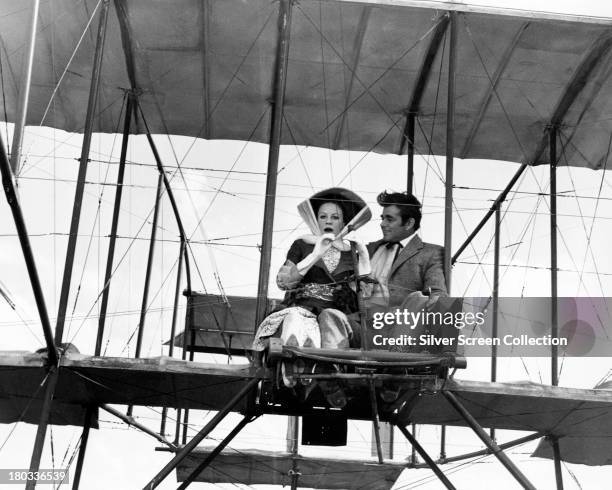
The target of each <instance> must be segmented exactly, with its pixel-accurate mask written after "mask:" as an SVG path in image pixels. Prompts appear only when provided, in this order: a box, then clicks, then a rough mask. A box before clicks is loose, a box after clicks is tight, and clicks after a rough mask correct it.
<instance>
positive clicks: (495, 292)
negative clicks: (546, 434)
mask: <svg viewBox="0 0 612 490" xmlns="http://www.w3.org/2000/svg"><path fill="white" fill-rule="evenodd" d="M500 233H501V203H500V204H499V206H497V208H496V209H495V240H494V241H495V244H494V250H493V294H492V296H493V326H492V329H491V338H493V339H496V338H497V335H498V322H499V247H500ZM495 381H497V344H493V345H492V346H491V382H493V383H495ZM489 435H490V436H491V439H493V440H495V429H491V430H490V431H489Z"/></svg>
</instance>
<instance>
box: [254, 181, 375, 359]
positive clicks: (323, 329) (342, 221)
mask: <svg viewBox="0 0 612 490" xmlns="http://www.w3.org/2000/svg"><path fill="white" fill-rule="evenodd" d="M298 211H299V212H300V215H301V216H302V218H303V219H304V221H305V222H306V223H307V224H308V226H309V227H310V229H311V231H312V232H313V234H312V235H306V236H303V237H301V238H299V239H298V240H296V241H295V242H293V244H292V245H291V248H290V249H289V252H288V253H287V260H286V262H285V264H284V265H283V266H282V267H281V268H280V270H279V272H278V275H277V278H276V282H277V284H278V286H279V288H280V289H282V290H285V291H287V293H286V295H285V300H284V301H283V306H284V309H282V310H280V311H277V312H275V313H272V314H271V315H269V316H268V317H267V318H265V319H264V321H263V322H262V323H261V325H260V326H259V328H258V330H257V333H256V334H255V340H254V342H253V348H254V349H256V350H261V349H263V348H264V345H265V339H267V338H268V337H270V336H272V335H275V334H276V333H277V331H278V330H279V328H280V337H281V339H282V340H283V343H284V344H287V345H294V346H304V347H322V348H347V347H349V346H350V344H351V340H353V339H354V335H353V329H352V327H351V324H350V322H349V320H348V318H347V315H348V314H351V313H354V312H357V311H358V304H357V297H356V293H355V291H354V282H353V281H352V278H353V276H354V274H355V267H354V265H353V256H352V253H351V244H350V242H349V241H348V240H345V239H344V236H345V235H347V234H348V233H349V232H350V231H353V230H355V229H357V228H359V227H360V226H361V225H363V224H364V223H366V222H367V221H369V219H370V218H371V216H372V214H371V212H370V209H369V208H368V207H367V205H366V204H365V202H364V201H363V200H362V199H361V198H360V197H359V196H357V195H356V194H355V193H353V192H351V191H349V190H347V189H343V188H339V187H336V188H332V189H327V190H324V191H321V192H318V193H317V194H315V195H314V196H312V197H311V198H310V199H308V200H306V201H304V202H303V203H301V204H300V205H299V206H298ZM354 243H355V245H356V249H357V254H358V260H359V266H358V271H357V274H358V275H365V274H369V272H370V264H369V258H368V253H367V250H366V248H365V247H364V246H363V245H362V244H360V243H358V242H354Z"/></svg>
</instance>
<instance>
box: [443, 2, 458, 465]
mask: <svg viewBox="0 0 612 490" xmlns="http://www.w3.org/2000/svg"><path fill="white" fill-rule="evenodd" d="M449 22H450V42H449V49H448V87H447V89H448V92H447V103H446V173H445V179H444V188H445V192H444V278H445V279H446V290H447V291H448V293H449V294H450V292H451V249H452V244H453V239H452V238H453V237H452V234H453V170H454V169H453V166H454V152H455V72H456V65H457V61H456V56H457V13H456V12H450V21H449ZM445 458H446V426H445V425H443V426H442V428H441V437H440V459H441V460H444V459H445Z"/></svg>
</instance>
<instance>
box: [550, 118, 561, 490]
mask: <svg viewBox="0 0 612 490" xmlns="http://www.w3.org/2000/svg"><path fill="white" fill-rule="evenodd" d="M549 137H550V308H551V311H550V313H551V338H553V339H556V338H558V337H559V311H558V308H559V306H558V291H557V127H556V126H552V127H551V128H550V133H549ZM558 349H559V348H558V347H557V345H552V346H551V352H550V371H551V373H550V376H551V384H552V385H553V386H557V385H558V384H559V368H558V359H559V351H558ZM550 442H551V444H552V447H553V458H554V464H555V479H556V482H557V490H563V473H562V472H561V452H560V451H559V439H558V438H557V437H556V436H552V437H551V438H550Z"/></svg>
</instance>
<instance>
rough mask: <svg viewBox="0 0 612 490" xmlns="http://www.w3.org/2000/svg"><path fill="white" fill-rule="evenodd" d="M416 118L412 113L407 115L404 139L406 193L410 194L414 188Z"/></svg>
mask: <svg viewBox="0 0 612 490" xmlns="http://www.w3.org/2000/svg"><path fill="white" fill-rule="evenodd" d="M415 118H416V116H415V115H414V113H413V112H411V113H409V114H408V121H407V130H406V138H407V140H408V169H407V174H408V175H407V176H406V192H407V193H408V194H412V188H413V187H414V120H415Z"/></svg>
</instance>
